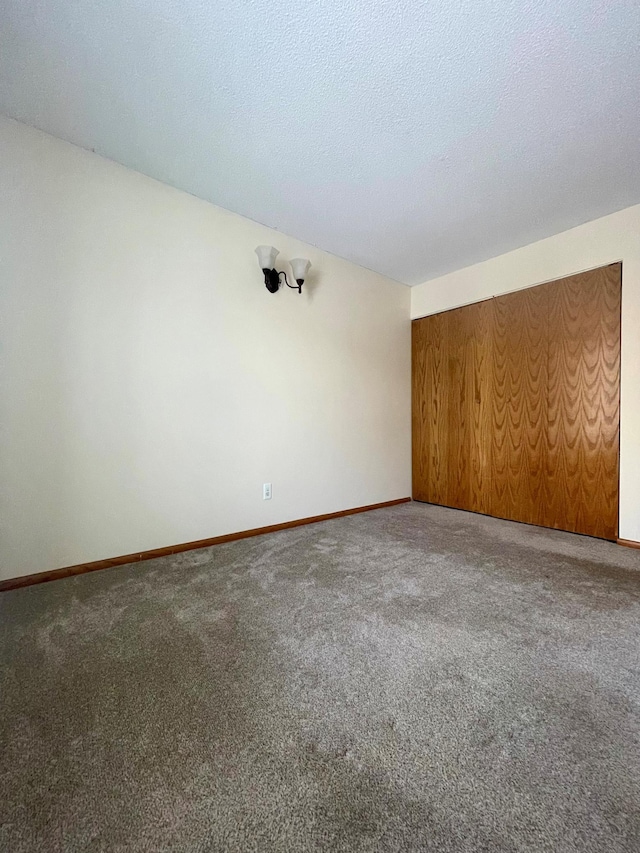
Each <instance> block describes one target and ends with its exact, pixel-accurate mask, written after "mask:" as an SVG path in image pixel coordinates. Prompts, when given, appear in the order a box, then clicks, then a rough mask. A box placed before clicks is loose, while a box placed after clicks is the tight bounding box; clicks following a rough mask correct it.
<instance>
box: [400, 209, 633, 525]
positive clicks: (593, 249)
mask: <svg viewBox="0 0 640 853" xmlns="http://www.w3.org/2000/svg"><path fill="white" fill-rule="evenodd" d="M614 261H622V366H621V410H620V536H621V538H623V539H633V540H635V541H640V205H636V206H634V207H629V208H627V209H626V210H621V211H619V212H618V213H614V214H612V215H611V216H605V217H603V218H602V219H597V220H595V221H594V222H589V223H587V224H586V225H581V226H579V227H578V228H572V229H571V230H570V231H565V232H564V233H562V234H557V235H556V236H554V237H549V238H547V239H546V240H540V241H539V242H538V243H533V244H531V245H530V246H525V247H524V248H522V249H517V250H516V251H514V252H508V253H507V254H505V255H500V256H499V257H497V258H492V259H491V260H489V261H485V262H484V263H481V264H476V265H475V266H472V267H466V268H465V269H462V270H458V271H457V272H454V273H450V274H449V275H445V276H442V277H441V278H437V279H433V280H432V281H427V282H425V283H424V284H420V285H418V286H417V287H414V288H412V293H411V317H412V318H416V317H424V316H426V315H427V314H436V313H437V312H439V311H444V310H446V309H448V308H455V307H457V306H459V305H467V304H469V303H471V302H476V301H478V300H480V299H487V298H489V297H491V296H497V295H498V294H500V293H507V292H509V291H512V290H519V289H521V288H523V287H530V286H532V285H535V284H541V283H543V282H545V281H553V280H554V279H557V278H561V277H562V276H566V275H571V274H572V273H576V272H581V271H582V270H587V269H593V268H594V267H599V266H604V265H605V264H610V263H613V262H614Z"/></svg>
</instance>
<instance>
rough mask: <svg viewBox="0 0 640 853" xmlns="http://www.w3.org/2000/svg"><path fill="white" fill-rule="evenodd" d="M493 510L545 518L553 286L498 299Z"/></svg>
mask: <svg viewBox="0 0 640 853" xmlns="http://www.w3.org/2000/svg"><path fill="white" fill-rule="evenodd" d="M493 309H494V310H493V377H492V380H493V384H492V400H491V404H492V406H491V410H492V426H491V459H492V475H493V476H492V485H493V493H492V500H491V509H490V513H491V515H496V516H498V517H499V518H510V519H513V520H514V521H525V522H527V523H528V524H545V522H546V500H547V489H546V487H547V481H546V465H545V462H546V454H547V385H548V344H549V331H548V327H549V319H548V318H549V286H548V285H543V286H542V287H532V288H529V289H527V290H522V291H518V292H517V293H509V294H507V295H506V296H500V297H498V298H496V299H494V300H493Z"/></svg>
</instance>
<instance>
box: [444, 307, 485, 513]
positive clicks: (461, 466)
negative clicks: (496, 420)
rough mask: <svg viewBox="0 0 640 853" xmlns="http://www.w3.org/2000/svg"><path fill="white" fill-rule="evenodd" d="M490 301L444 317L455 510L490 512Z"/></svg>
mask: <svg viewBox="0 0 640 853" xmlns="http://www.w3.org/2000/svg"><path fill="white" fill-rule="evenodd" d="M492 315H493V308H492V304H491V300H487V301H486V302H477V303H475V304H473V305H467V306H465V307H464V308H457V309H456V310H454V311H448V312H447V314H446V317H447V331H448V355H449V370H448V376H447V403H448V436H449V438H448V442H449V444H448V469H449V481H448V490H447V491H448V493H447V500H446V503H447V505H448V506H452V507H457V508H458V509H469V510H473V511H475V512H491V364H492V359H491V354H492V341H491V338H492Z"/></svg>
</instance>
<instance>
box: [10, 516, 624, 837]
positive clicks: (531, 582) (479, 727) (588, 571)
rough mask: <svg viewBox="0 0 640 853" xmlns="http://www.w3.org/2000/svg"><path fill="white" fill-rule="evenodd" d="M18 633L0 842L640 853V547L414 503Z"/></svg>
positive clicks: (33, 621) (280, 540)
mask: <svg viewBox="0 0 640 853" xmlns="http://www.w3.org/2000/svg"><path fill="white" fill-rule="evenodd" d="M0 632H1V633H0V663H1V664H2V670H1V684H0V687H1V690H2V696H1V702H2V706H1V719H0V737H1V742H0V749H1V752H0V849H1V850H2V851H8V853H9V851H10V853H23V851H24V852H25V853H26V851H28V853H33V851H46V853H58V851H65V853H66V852H67V851H68V852H69V853H88V851H109V853H115V851H122V853H124V851H127V853H143V851H144V853H147V851H148V853H165V852H166V851H175V853H196V851H198V853H205V851H211V853H213V851H216V853H217V851H220V853H223V851H224V853H227V851H228V853H240V851H242V853H250V851H264V852H265V853H272V851H273V853H280V851H282V852H283V853H284V851H287V853H296V851H300V852H301V853H303V852H304V853H307V852H308V851H443V853H444V852H445V851H451V853H463V851H464V853H466V851H469V853H471V851H473V853H478V851H487V853H522V851H531V853H533V851H536V853H540V852H541V851H553V853H561V851H581V853H617V851H634V853H637V851H638V850H640V551H633V550H631V549H626V548H623V547H620V546H617V545H614V544H612V543H607V542H600V541H597V540H594V539H589V538H587V537H581V536H573V535H571V534H566V533H559V532H553V531H548V530H543V529H541V528H536V527H527V526H525V525H519V524H514V523H511V522H505V521H498V520H496V519H490V518H485V517H483V516H478V515H472V514H469V513H464V512H458V511H455V510H449V509H444V508H441V507H434V506H429V505H426V504H417V503H415V504H405V505H402V506H398V507H393V508H389V509H382V510H377V511H374V512H370V513H366V514H362V515H355V516H349V517H346V518H342V519H337V520H334V521H327V522H323V523H320V524H315V525H311V526H308V527H301V528H296V529H292V530H287V531H282V532H279V533H275V534H271V535H268V536H262V537H258V538H254V539H247V540H244V541H239V542H234V543H229V544H226V545H219V546H216V547H213V548H207V549H202V550H200V551H192V552H187V553H184V554H180V555H177V556H173V557H165V558H162V559H158V560H154V561H149V562H146V563H138V564H135V565H131V566H124V567H121V568H117V569H109V570H106V571H101V572H95V573H92V574H87V575H83V576H80V577H75V578H69V579H67V580H62V581H56V582H54V583H48V584H42V585H39V586H33V587H29V588H25V589H22V590H16V591H13V592H8V593H5V594H3V595H1V596H0Z"/></svg>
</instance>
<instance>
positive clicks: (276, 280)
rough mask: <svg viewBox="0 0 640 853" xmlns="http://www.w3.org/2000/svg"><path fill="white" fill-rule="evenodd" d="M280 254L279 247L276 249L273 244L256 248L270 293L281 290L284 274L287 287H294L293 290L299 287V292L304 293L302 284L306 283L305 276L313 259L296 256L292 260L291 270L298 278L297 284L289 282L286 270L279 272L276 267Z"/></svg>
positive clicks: (296, 278)
mask: <svg viewBox="0 0 640 853" xmlns="http://www.w3.org/2000/svg"><path fill="white" fill-rule="evenodd" d="M278 254H280V253H279V252H278V250H277V249H274V248H273V246H258V248H257V249H256V255H257V256H258V263H259V264H260V268H261V269H262V272H263V273H264V283H265V285H266V287H267V290H268V291H269V293H275V292H276V291H277V290H279V289H280V284H281V282H280V276H281V275H283V276H284V280H285V283H286V285H287V287H290V288H292V290H296V289H297V291H298V293H302V285H303V284H304V279H305V276H306V274H307V272H308V271H309V267H310V266H311V261H308V260H307V259H306V258H294V259H293V260H292V261H291V272H292V273H293V277H294V278H295V280H296V284H289V279H288V278H287V274H286V272H284V271H283V272H278V271H277V270H276V268H275V266H276V256H277V255H278Z"/></svg>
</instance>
